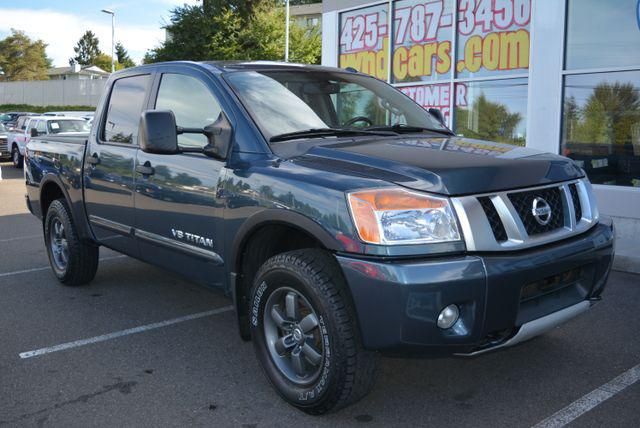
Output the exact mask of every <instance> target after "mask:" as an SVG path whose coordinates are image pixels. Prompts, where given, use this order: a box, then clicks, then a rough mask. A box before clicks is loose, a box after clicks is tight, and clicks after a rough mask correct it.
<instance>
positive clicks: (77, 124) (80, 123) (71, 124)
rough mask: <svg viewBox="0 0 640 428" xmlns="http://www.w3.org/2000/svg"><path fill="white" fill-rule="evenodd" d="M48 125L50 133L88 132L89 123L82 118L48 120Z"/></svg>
mask: <svg viewBox="0 0 640 428" xmlns="http://www.w3.org/2000/svg"><path fill="white" fill-rule="evenodd" d="M48 127H49V133H50V134H61V133H63V132H89V125H88V124H87V121H86V120H84V119H78V120H50V121H49V125H48Z"/></svg>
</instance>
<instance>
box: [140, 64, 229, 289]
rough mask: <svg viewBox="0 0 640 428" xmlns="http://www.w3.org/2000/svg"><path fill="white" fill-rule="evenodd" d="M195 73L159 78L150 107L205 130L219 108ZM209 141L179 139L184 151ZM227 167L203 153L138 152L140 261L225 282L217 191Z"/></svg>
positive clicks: (195, 136)
mask: <svg viewBox="0 0 640 428" xmlns="http://www.w3.org/2000/svg"><path fill="white" fill-rule="evenodd" d="M193 73H194V74H193V75H187V74H178V73H163V74H161V75H160V78H159V82H158V83H157V90H154V91H153V93H152V101H151V102H150V104H152V105H154V108H155V109H157V110H171V111H173V113H174V115H175V117H176V124H177V126H179V127H185V128H186V127H190V128H203V127H205V126H207V125H209V124H211V123H213V122H215V121H216V119H217V118H218V116H219V115H220V112H221V106H220V103H219V102H218V99H217V97H216V96H215V95H214V92H213V84H212V83H211V82H210V81H209V80H208V79H209V77H207V76H206V75H204V74H202V75H201V74H200V72H196V71H194V72H193ZM154 98H155V103H154V102H153V99H154ZM207 143H208V141H207V138H206V137H205V136H204V135H200V134H181V135H179V136H178V144H179V145H180V146H181V147H189V148H194V147H197V148H202V147H204V146H205V145H206V144H207ZM224 166H225V162H224V161H221V160H218V159H213V158H211V157H208V156H205V155H204V154H202V153H181V154H173V155H166V154H151V153H145V152H143V151H142V150H139V151H138V153H137V160H136V175H135V186H136V195H135V207H136V232H135V233H136V239H137V241H138V245H139V248H140V257H141V258H142V259H144V260H146V261H149V262H151V263H154V264H156V265H161V266H165V267H167V268H170V269H172V270H174V271H177V272H179V273H181V274H183V275H185V276H189V277H191V278H193V279H196V280H200V281H202V282H205V283H207V284H211V285H214V286H216V285H221V284H222V283H223V278H224V272H223V260H222V254H223V236H222V234H223V225H222V222H223V218H222V214H223V203H222V201H221V200H220V198H219V197H218V194H217V191H218V183H219V182H220V180H221V178H222V174H223V172H224Z"/></svg>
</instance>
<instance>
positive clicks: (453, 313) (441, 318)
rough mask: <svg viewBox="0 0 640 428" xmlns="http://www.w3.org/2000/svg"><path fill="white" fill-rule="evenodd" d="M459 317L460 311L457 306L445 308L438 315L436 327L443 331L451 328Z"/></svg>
mask: <svg viewBox="0 0 640 428" xmlns="http://www.w3.org/2000/svg"><path fill="white" fill-rule="evenodd" d="M459 316H460V310H459V309H458V306H457V305H449V306H447V307H446V308H444V309H443V310H442V312H440V315H438V327H440V328H441V329H443V330H446V329H448V328H450V327H452V326H453V325H454V324H455V323H456V321H458V317H459Z"/></svg>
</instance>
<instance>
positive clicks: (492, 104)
mask: <svg viewBox="0 0 640 428" xmlns="http://www.w3.org/2000/svg"><path fill="white" fill-rule="evenodd" d="M456 93H457V94H458V97H457V99H456V114H455V129H456V132H457V133H459V134H462V135H464V136H466V137H470V138H480V139H486V140H490V141H498V142H501V143H509V144H516V145H519V146H524V145H525V128H526V120H525V117H526V114H527V79H507V80H488V81H480V82H466V83H456Z"/></svg>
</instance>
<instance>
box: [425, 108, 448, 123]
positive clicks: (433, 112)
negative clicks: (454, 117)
mask: <svg viewBox="0 0 640 428" xmlns="http://www.w3.org/2000/svg"><path fill="white" fill-rule="evenodd" d="M429 114H431V116H433V117H435V118H436V120H437V121H438V122H440V123H441V124H443V125H444V126H447V124H446V123H445V121H444V116H443V115H442V112H441V111H440V109H438V108H433V107H431V108H429Z"/></svg>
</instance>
